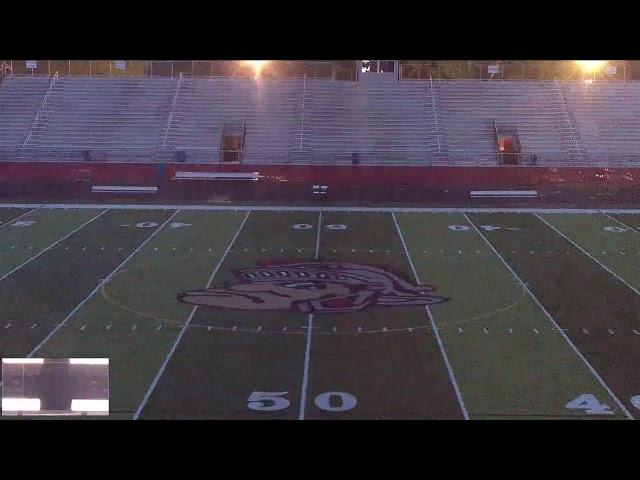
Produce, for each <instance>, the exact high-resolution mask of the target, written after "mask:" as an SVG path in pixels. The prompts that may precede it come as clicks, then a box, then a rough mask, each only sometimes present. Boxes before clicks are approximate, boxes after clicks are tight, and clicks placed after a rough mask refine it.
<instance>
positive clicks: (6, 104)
mask: <svg viewBox="0 0 640 480" xmlns="http://www.w3.org/2000/svg"><path fill="white" fill-rule="evenodd" d="M50 80H51V79H50V78H49V77H22V78H21V77H8V78H6V79H5V80H4V82H3V84H2V88H0V147H7V148H17V147H21V146H22V144H23V143H24V140H25V138H26V135H27V132H28V131H29V128H30V126H31V124H32V122H33V120H34V117H35V116H36V114H37V113H38V111H39V110H40V107H41V104H42V100H43V98H44V96H45V94H46V92H47V89H48V88H49V83H50Z"/></svg>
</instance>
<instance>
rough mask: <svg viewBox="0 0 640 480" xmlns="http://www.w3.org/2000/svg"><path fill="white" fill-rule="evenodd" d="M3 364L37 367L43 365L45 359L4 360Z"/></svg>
mask: <svg viewBox="0 0 640 480" xmlns="http://www.w3.org/2000/svg"><path fill="white" fill-rule="evenodd" d="M2 363H7V364H18V365H29V364H31V365H36V364H43V363H44V358H3V359H2Z"/></svg>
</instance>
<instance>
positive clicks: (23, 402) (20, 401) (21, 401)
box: [2, 398, 40, 412]
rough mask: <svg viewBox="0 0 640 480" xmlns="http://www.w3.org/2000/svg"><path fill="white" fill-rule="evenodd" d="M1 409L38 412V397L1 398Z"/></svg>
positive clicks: (5, 410)
mask: <svg viewBox="0 0 640 480" xmlns="http://www.w3.org/2000/svg"><path fill="white" fill-rule="evenodd" d="M2 411H4V412H39V411H40V399H39V398H3V399H2Z"/></svg>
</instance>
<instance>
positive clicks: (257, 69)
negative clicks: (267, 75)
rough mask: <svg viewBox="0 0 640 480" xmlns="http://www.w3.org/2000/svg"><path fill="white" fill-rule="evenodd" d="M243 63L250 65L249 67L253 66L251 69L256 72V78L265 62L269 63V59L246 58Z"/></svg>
mask: <svg viewBox="0 0 640 480" xmlns="http://www.w3.org/2000/svg"><path fill="white" fill-rule="evenodd" d="M245 63H246V64H248V65H250V66H251V68H253V71H254V72H255V74H256V76H255V78H258V77H259V76H260V72H262V69H263V68H264V66H265V65H266V64H267V63H269V61H268V60H246V61H245Z"/></svg>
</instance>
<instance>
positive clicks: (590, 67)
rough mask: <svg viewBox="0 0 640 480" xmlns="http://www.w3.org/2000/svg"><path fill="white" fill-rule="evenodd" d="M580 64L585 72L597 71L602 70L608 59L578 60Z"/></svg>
mask: <svg viewBox="0 0 640 480" xmlns="http://www.w3.org/2000/svg"><path fill="white" fill-rule="evenodd" d="M576 63H577V64H578V66H579V67H580V68H581V69H582V71H583V72H584V73H595V72H596V71H598V70H600V69H601V68H602V67H603V66H604V65H605V63H607V61H606V60H576Z"/></svg>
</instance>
